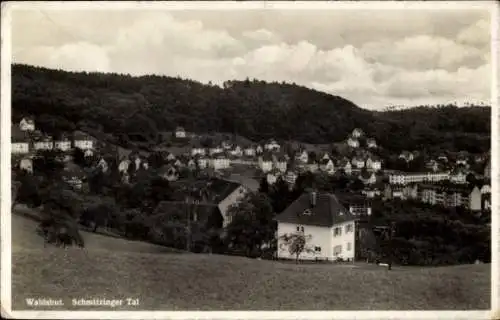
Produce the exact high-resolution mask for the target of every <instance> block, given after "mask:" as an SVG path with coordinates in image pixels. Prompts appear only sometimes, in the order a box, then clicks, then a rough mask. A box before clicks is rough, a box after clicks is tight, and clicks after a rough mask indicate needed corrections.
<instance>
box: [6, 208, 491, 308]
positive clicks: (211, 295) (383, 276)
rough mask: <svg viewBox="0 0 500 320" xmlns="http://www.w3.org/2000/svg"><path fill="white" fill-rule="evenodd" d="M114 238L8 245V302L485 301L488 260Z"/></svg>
mask: <svg viewBox="0 0 500 320" xmlns="http://www.w3.org/2000/svg"><path fill="white" fill-rule="evenodd" d="M19 219H24V218H17V219H14V215H13V228H14V229H15V228H18V229H17V235H16V236H14V235H13V242H17V241H18V237H19V236H21V234H22V233H24V232H23V230H24V231H26V230H28V229H29V228H26V229H23V228H21V226H22V225H24V224H26V222H25V221H24V222H23V221H21V220H19ZM14 220H17V227H16V225H15V224H14ZM13 231H14V230H13ZM14 233H15V232H14ZM34 239H35V238H32V240H34ZM111 239H112V238H111ZM101 240H102V239H101ZM112 240H114V241H119V242H120V243H121V248H122V250H115V249H117V247H120V246H119V244H118V243H117V244H116V246H117V247H113V248H111V247H103V246H98V243H97V242H96V243H94V244H91V245H89V247H88V249H87V250H86V252H85V251H82V250H80V249H67V250H63V249H56V248H45V249H43V245H42V248H40V247H33V246H28V243H27V242H24V244H23V245H22V246H16V249H14V248H13V257H12V258H13V260H12V261H13V268H12V286H13V287H12V299H13V301H12V302H13V309H15V310H20V309H27V308H28V307H27V306H26V304H25V299H26V298H31V297H43V298H54V299H58V298H62V299H65V300H66V307H65V308H61V309H60V310H78V308H82V307H72V306H71V303H70V301H71V299H72V298H77V299H78V298H109V299H120V298H127V297H130V298H139V299H140V306H138V307H126V306H124V307H117V308H116V309H115V310H221V309H222V310H376V309H378V310H381V309H392V310H403V309H420V310H425V309H427V310H429V309H431V310H445V309H449V310H451V309H453V310H459V309H462V310H465V309H489V308H490V303H489V296H490V265H467V266H457V267H440V268H396V269H394V270H393V271H390V272H388V271H387V270H385V269H384V268H373V267H366V266H360V267H359V268H355V267H349V266H333V265H295V264H286V263H278V262H271V261H258V260H251V259H246V258H239V257H229V256H218V255H197V254H173V253H171V254H159V253H154V249H151V248H154V246H150V245H147V244H144V245H145V247H143V248H142V249H143V250H144V252H140V250H135V249H134V245H135V244H134V243H132V242H129V241H125V240H122V239H112ZM96 241H97V240H96ZM103 241H104V240H103ZM89 243H90V242H89ZM148 246H149V247H148ZM126 248H130V249H131V251H134V252H130V251H127V250H126ZM146 248H149V249H150V250H149V251H147V250H146ZM46 308H47V307H45V309H46ZM51 309H57V308H56V307H52V308H51ZM85 310H89V307H85ZM94 310H110V309H109V308H108V307H95V309H94Z"/></svg>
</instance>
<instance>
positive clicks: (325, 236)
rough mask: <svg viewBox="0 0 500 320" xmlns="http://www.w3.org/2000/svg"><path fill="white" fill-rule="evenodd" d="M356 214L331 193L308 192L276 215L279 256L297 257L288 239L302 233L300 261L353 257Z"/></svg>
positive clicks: (284, 257)
mask: <svg viewBox="0 0 500 320" xmlns="http://www.w3.org/2000/svg"><path fill="white" fill-rule="evenodd" d="M356 220H357V217H356V216H355V215H353V214H352V213H351V212H349V210H347V209H346V208H344V207H343V206H342V205H341V204H340V202H339V200H338V199H337V197H336V196H335V195H333V194H329V193H317V192H314V191H313V192H306V193H303V194H302V195H301V196H300V197H299V198H298V199H297V200H295V201H294V202H293V203H292V204H291V205H290V206H289V207H288V208H286V209H285V210H284V211H283V212H282V213H281V214H279V215H278V216H277V217H276V221H277V223H278V230H277V239H278V252H277V257H278V258H279V259H295V254H294V253H293V252H291V250H290V246H291V243H290V241H287V238H290V237H292V238H293V237H297V236H299V237H300V236H303V237H304V238H305V239H306V248H305V250H304V251H303V252H301V253H300V255H299V259H300V260H337V259H339V258H341V259H343V260H354V258H355V252H356V250H355V245H356Z"/></svg>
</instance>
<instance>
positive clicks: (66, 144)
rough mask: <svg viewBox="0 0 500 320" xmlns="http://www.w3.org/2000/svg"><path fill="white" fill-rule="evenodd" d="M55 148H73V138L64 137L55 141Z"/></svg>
mask: <svg viewBox="0 0 500 320" xmlns="http://www.w3.org/2000/svg"><path fill="white" fill-rule="evenodd" d="M54 149H56V150H61V151H69V150H71V140H69V139H68V138H66V137H62V138H61V139H59V140H56V141H55V142H54Z"/></svg>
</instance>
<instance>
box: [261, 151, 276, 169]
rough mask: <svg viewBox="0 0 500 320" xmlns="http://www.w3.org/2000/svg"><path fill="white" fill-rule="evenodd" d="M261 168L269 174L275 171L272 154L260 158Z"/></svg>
mask: <svg viewBox="0 0 500 320" xmlns="http://www.w3.org/2000/svg"><path fill="white" fill-rule="evenodd" d="M259 168H260V170H262V172H269V171H271V170H272V169H273V158H272V156H271V155H270V154H264V155H262V156H259Z"/></svg>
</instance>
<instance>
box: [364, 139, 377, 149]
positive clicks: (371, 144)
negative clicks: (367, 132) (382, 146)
mask: <svg viewBox="0 0 500 320" xmlns="http://www.w3.org/2000/svg"><path fill="white" fill-rule="evenodd" d="M366 146H367V147H368V148H369V149H372V148H376V147H377V141H375V139H373V138H368V139H366Z"/></svg>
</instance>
